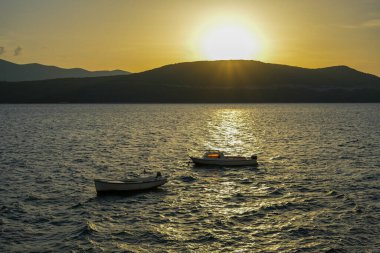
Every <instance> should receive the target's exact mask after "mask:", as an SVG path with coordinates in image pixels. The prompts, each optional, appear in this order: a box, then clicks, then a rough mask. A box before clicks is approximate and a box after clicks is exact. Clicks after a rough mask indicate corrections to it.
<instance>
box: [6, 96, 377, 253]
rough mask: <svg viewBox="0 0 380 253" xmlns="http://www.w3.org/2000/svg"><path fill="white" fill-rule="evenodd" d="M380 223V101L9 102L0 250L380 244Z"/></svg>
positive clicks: (361, 247) (368, 248)
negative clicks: (212, 159) (117, 191)
mask: <svg viewBox="0 0 380 253" xmlns="http://www.w3.org/2000/svg"><path fill="white" fill-rule="evenodd" d="M209 149H218V150H224V151H226V152H228V153H230V154H237V155H245V156H250V155H252V154H257V155H258V162H259V166H257V167H250V166H246V167H213V166H211V167H202V166H200V167H199V166H194V165H193V164H192V163H190V159H189V155H202V153H203V151H205V150H209ZM144 170H145V171H146V172H147V173H156V172H157V171H160V172H161V173H162V174H163V175H169V176H170V180H169V182H168V183H167V184H166V185H164V186H162V187H160V188H159V189H157V190H154V191H148V192H143V193H139V194H134V195H129V196H125V195H123V196H112V195H111V196H99V197H98V196H97V195H96V191H95V187H94V182H93V179H94V178H106V179H120V178H123V177H132V176H137V175H141V174H143V172H144ZM379 221H380V104H190V105H188V104H185V105H182V104H147V105H144V104H91V105H90V104H56V105H0V233H1V237H0V252H30V251H33V252H46V251H53V252H57V251H61V252H69V251H72V252H82V251H90V252H103V251H104V252H219V251H220V252H232V251H235V252H380V238H379V235H380V225H379Z"/></svg>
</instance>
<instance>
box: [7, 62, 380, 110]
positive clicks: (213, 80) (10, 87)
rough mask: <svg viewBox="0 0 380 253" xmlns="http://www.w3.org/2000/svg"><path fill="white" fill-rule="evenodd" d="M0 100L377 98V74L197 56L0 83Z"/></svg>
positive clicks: (379, 93) (379, 89) (379, 91)
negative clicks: (132, 68)
mask: <svg viewBox="0 0 380 253" xmlns="http://www.w3.org/2000/svg"><path fill="white" fill-rule="evenodd" d="M0 102H1V103H60V102H68V103H256V102H260V103H261V102H380V78H379V77H377V76H375V75H372V74H366V73H363V72H360V71H357V70H355V69H352V68H350V67H347V66H333V67H327V68H319V69H308V68H302V67H294V66H287V65H281V64H271V63H263V62H258V61H247V60H228V61H199V62H185V63H176V64H170V65H165V66H161V67H159V68H155V69H151V70H147V71H144V72H140V73H134V74H130V75H125V76H108V77H91V78H79V79H78V78H68V79H56V80H45V81H31V82H18V83H7V82H3V83H0Z"/></svg>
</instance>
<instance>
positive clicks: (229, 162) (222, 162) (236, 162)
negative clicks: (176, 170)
mask: <svg viewBox="0 0 380 253" xmlns="http://www.w3.org/2000/svg"><path fill="white" fill-rule="evenodd" d="M190 158H191V160H192V161H193V163H195V164H198V165H218V166H249V165H257V164H258V163H257V160H256V159H220V158H216V159H204V158H196V157H190Z"/></svg>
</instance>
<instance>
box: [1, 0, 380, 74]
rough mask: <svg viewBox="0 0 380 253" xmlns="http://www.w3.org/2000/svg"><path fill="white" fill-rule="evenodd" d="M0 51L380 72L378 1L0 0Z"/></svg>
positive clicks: (61, 60) (108, 63)
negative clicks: (342, 67) (338, 67)
mask: <svg viewBox="0 0 380 253" xmlns="http://www.w3.org/2000/svg"><path fill="white" fill-rule="evenodd" d="M0 58H1V59H5V60H9V61H12V62H15V63H32V62H37V63H41V64H46V65H56V66H60V67H65V68H72V67H81V68H85V69H89V70H110V69H123V70H127V71H131V72H140V71H144V70H148V69H151V68H155V67H159V66H162V65H166V64H171V63H177V62H184V61H198V60H214V59H253V60H259V61H264V62H270V63H279V64H288V65H295V66H301V67H310V68H317V67H326V66H332V65H348V66H350V67H353V68H356V69H358V70H361V71H364V72H369V73H373V74H376V75H380V1H379V0H318V1H315V0H313V1H311V0H310V1H309V0H250V1H248V0H247V1H238V0H234V1H232V0H231V1H223V0H215V1H213V0H210V1H201V0H191V1H181V0H172V1H169V0H155V1H154V0H151V1H147V0H140V1H132V0H130V1H128V0H110V1H100V0H0Z"/></svg>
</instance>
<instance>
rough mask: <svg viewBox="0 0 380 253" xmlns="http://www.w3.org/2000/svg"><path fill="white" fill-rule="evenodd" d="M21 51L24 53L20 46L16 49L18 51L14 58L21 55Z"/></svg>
mask: <svg viewBox="0 0 380 253" xmlns="http://www.w3.org/2000/svg"><path fill="white" fill-rule="evenodd" d="M21 51H22V47H20V46H18V47H16V49H15V51H14V53H13V55H14V56H18V55H20V54H21Z"/></svg>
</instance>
